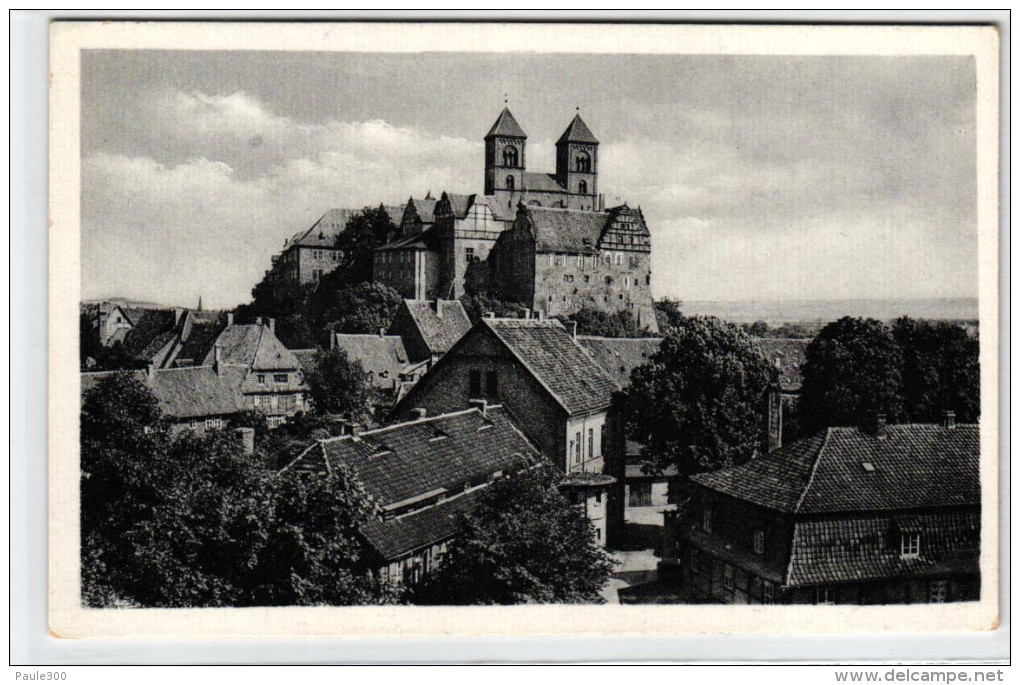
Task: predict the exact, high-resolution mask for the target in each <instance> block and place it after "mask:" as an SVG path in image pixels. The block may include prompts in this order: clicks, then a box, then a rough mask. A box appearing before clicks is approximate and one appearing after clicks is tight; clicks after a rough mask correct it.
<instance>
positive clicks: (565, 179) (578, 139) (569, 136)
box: [556, 114, 599, 209]
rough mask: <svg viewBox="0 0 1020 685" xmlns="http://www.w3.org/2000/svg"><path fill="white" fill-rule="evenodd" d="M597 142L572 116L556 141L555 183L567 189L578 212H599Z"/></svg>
mask: <svg viewBox="0 0 1020 685" xmlns="http://www.w3.org/2000/svg"><path fill="white" fill-rule="evenodd" d="M598 164H599V141H598V138H596V137H595V135H594V134H593V133H592V132H591V129H589V128H588V125H587V124H585V123H584V120H583V119H582V118H581V115H580V114H576V115H574V119H573V121H571V122H570V125H569V126H567V130H566V131H564V132H563V135H561V136H560V139H559V140H557V141H556V180H557V181H558V182H559V184H560V185H561V186H563V187H564V188H566V189H567V192H568V193H569V194H571V195H577V196H581V197H577V198H572V199H571V203H570V204H571V206H573V207H575V208H578V209H582V208H583V209H599V207H598V206H597V204H598Z"/></svg>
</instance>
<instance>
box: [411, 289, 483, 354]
mask: <svg viewBox="0 0 1020 685" xmlns="http://www.w3.org/2000/svg"><path fill="white" fill-rule="evenodd" d="M404 307H406V308H407V312H408V314H410V316H411V320H412V321H413V322H414V326H415V328H417V329H418V333H419V334H420V335H421V337H422V340H424V341H425V346H426V347H428V348H429V351H430V352H431V353H432V354H435V355H441V354H446V353H447V352H448V351H449V349H450V348H451V347H453V345H454V343H456V342H457V341H458V340H460V339H461V338H462V337H463V336H464V334H465V333H467V332H468V330H470V328H471V320H470V319H469V318H468V315H467V312H466V311H464V305H463V304H461V302H460V300H435V301H434V302H432V301H429V300H404Z"/></svg>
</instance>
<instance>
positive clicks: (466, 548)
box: [413, 467, 613, 604]
mask: <svg viewBox="0 0 1020 685" xmlns="http://www.w3.org/2000/svg"><path fill="white" fill-rule="evenodd" d="M612 568H613V564H612V561H611V560H610V558H609V556H608V555H607V554H606V552H605V550H603V549H602V548H601V547H599V546H598V544H597V543H596V541H595V531H594V529H593V527H592V525H591V523H590V522H589V521H588V519H587V518H586V517H585V516H584V513H583V512H582V511H581V510H580V509H579V508H577V507H576V506H574V505H572V504H570V502H568V501H567V499H566V498H565V497H564V496H563V495H562V494H561V493H560V492H559V491H558V490H557V488H556V479H555V475H554V474H553V473H552V472H551V470H550V469H548V468H546V467H540V468H536V469H531V470H528V471H523V472H519V473H514V474H510V475H508V476H506V477H504V478H501V479H499V480H497V481H495V482H494V483H493V484H492V485H490V486H489V487H488V488H486V489H485V490H484V491H482V493H481V494H480V495H479V498H478V503H477V506H476V507H475V509H474V511H473V512H472V513H471V514H470V515H467V516H466V517H464V518H463V520H462V521H461V527H460V532H459V534H458V536H457V537H456V538H455V539H454V541H453V542H451V543H450V548H449V554H448V556H447V560H446V561H445V563H443V565H441V566H440V567H439V569H437V571H436V572H435V573H434V574H433V575H432V576H431V577H430V578H429V580H427V581H426V582H425V583H424V584H423V586H422V587H421V588H419V589H418V590H417V591H416V593H415V595H414V597H413V601H415V602H416V603H421V604H522V603H553V602H556V603H598V602H601V601H602V599H601V597H600V596H599V590H601V589H602V587H604V586H605V584H606V583H607V582H608V580H609V574H610V572H611V571H612Z"/></svg>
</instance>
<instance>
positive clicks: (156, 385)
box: [81, 366, 244, 419]
mask: <svg viewBox="0 0 1020 685" xmlns="http://www.w3.org/2000/svg"><path fill="white" fill-rule="evenodd" d="M114 373H123V374H130V375H132V376H133V377H134V378H135V379H136V380H139V381H141V382H143V383H145V384H147V385H148V386H149V387H150V388H151V389H152V393H153V394H154V395H155V396H156V399H157V400H159V408H160V410H161V411H162V412H163V413H164V414H166V415H167V416H169V417H173V418H177V419H188V418H199V417H203V416H218V415H224V414H235V413H238V412H241V411H244V397H243V396H242V395H241V392H240V389H241V382H242V380H243V377H244V371H243V369H238V368H222V369H220V373H219V374H217V373H216V370H215V369H213V368H212V367H209V366H185V367H181V368H177V369H156V370H155V371H154V372H153V374H152V377H151V378H149V376H148V375H147V374H146V373H145V372H144V371H106V372H99V373H83V374H81V390H82V393H84V392H85V391H86V390H88V389H89V388H91V387H93V386H94V385H95V384H96V383H98V381H99V380H100V379H101V378H103V377H105V376H109V375H110V374H114Z"/></svg>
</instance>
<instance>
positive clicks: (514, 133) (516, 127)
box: [485, 107, 528, 138]
mask: <svg viewBox="0 0 1020 685" xmlns="http://www.w3.org/2000/svg"><path fill="white" fill-rule="evenodd" d="M493 136H504V137H507V138H527V137H528V136H527V134H525V133H524V129H522V128H521V125H520V124H518V123H517V120H516V119H514V115H513V114H511V113H510V108H509V107H504V108H503V111H502V112H500V113H499V116H498V117H496V123H494V124H493V125H492V128H490V129H489V132H488V133H486V134H485V137H486V138H491V137H493Z"/></svg>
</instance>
